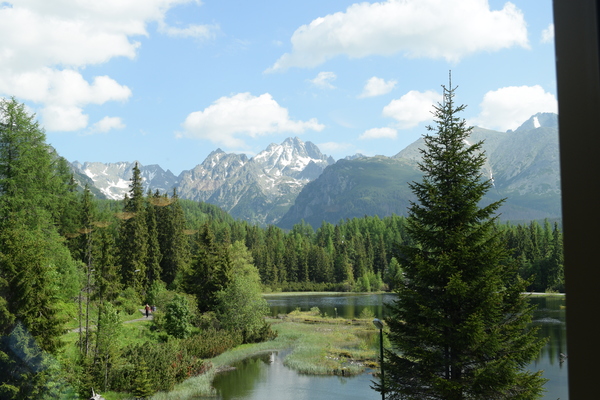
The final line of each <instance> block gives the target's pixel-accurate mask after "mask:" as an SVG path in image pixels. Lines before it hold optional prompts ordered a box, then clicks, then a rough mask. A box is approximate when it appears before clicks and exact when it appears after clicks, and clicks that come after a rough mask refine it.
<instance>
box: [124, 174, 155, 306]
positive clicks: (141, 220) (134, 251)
mask: <svg viewBox="0 0 600 400" xmlns="http://www.w3.org/2000/svg"><path fill="white" fill-rule="evenodd" d="M129 187H130V190H129V196H126V197H125V200H124V205H123V213H122V214H121V227H120V230H119V260H120V265H121V282H122V283H123V285H125V286H129V287H133V288H134V289H135V291H136V293H137V295H138V296H139V297H140V298H142V297H144V293H145V290H146V288H147V285H148V272H149V271H148V268H147V261H148V241H149V233H148V226H147V222H146V209H145V207H144V197H143V191H142V177H141V173H140V169H139V167H138V164H137V163H136V164H135V167H134V168H133V176H132V177H131V183H130V185H129Z"/></svg>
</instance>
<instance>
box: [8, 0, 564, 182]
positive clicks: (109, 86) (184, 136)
mask: <svg viewBox="0 0 600 400" xmlns="http://www.w3.org/2000/svg"><path fill="white" fill-rule="evenodd" d="M449 70H452V83H453V85H458V90H457V97H456V100H457V102H459V103H464V104H466V105H467V106H468V107H467V109H466V111H465V113H464V114H463V116H464V118H466V119H467V121H468V122H469V123H470V124H472V125H477V126H482V127H486V128H490V129H495V130H500V131H504V130H507V129H514V128H516V127H517V126H519V125H520V124H521V123H522V122H524V121H525V120H526V119H527V118H528V117H529V116H531V115H533V114H535V113H537V112H556V111H557V104H556V82H555V63H554V35H553V25H552V4H551V0H536V1H531V0H514V1H512V2H506V1H496V0H489V1H486V0H388V1H382V2H363V3H357V2H353V1H343V0H328V1H322V0H319V1H315V0H302V1H298V0H286V1H281V0H277V1H276V0H268V1H267V0H257V1H241V0H237V1H233V0H218V1H217V0H204V1H202V2H201V1H195V0H103V1H97V0H51V1H48V0H8V1H6V0H4V1H3V0H0V96H4V97H6V96H15V97H16V98H17V99H18V100H20V101H22V102H24V103H25V104H26V105H27V106H28V107H29V108H30V110H31V111H32V112H35V113H36V114H37V116H38V119H39V121H40V123H41V124H42V126H43V127H44V128H45V130H46V134H47V138H48V142H49V143H50V144H52V145H53V146H54V147H56V149H57V150H58V152H59V153H60V154H61V155H62V156H64V157H65V158H67V160H69V161H75V160H78V161H80V162H83V161H101V162H117V161H134V160H137V161H139V162H141V163H142V164H144V165H149V164H160V165H161V166H162V167H163V168H165V169H167V168H168V169H170V170H171V171H172V172H173V173H175V174H179V173H180V172H181V171H182V170H186V169H192V168H193V167H194V166H196V165H197V164H199V163H201V162H202V161H203V160H204V159H205V157H206V156H207V155H208V154H209V153H210V152H211V151H213V150H215V149H216V148H219V147H220V148H221V149H222V150H224V151H226V152H242V153H246V154H248V155H249V156H252V155H254V154H256V153H258V152H260V151H261V150H263V149H265V148H266V147H267V145H268V144H269V143H281V142H282V141H283V140H284V139H285V138H287V137H290V136H298V137H300V139H302V140H303V141H311V142H313V143H315V144H317V145H318V146H319V148H320V149H321V151H322V152H324V153H325V154H328V155H331V156H333V157H334V158H335V159H338V158H342V157H344V156H346V155H351V154H354V153H357V152H360V153H363V154H366V155H376V154H382V155H386V156H392V155H394V154H396V153H398V152H399V151H400V150H402V149H403V148H404V147H406V146H407V145H408V144H410V143H412V142H414V141H415V140H417V139H418V138H419V137H420V135H421V134H423V133H424V132H425V126H426V125H428V124H429V123H430V122H431V121H430V115H431V114H430V111H431V109H432V104H433V103H435V102H436V101H438V100H439V99H440V93H441V87H440V85H442V84H447V82H448V71H449Z"/></svg>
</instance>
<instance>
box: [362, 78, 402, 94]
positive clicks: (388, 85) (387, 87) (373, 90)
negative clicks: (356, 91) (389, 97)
mask: <svg viewBox="0 0 600 400" xmlns="http://www.w3.org/2000/svg"><path fill="white" fill-rule="evenodd" d="M397 83H398V81H395V80H390V81H387V82H386V81H385V80H384V79H382V78H378V77H376V76H374V77H372V78H370V79H369V80H368V81H367V83H366V84H365V87H364V89H363V92H362V93H361V94H360V95H359V96H358V97H359V98H364V97H375V96H381V95H383V94H386V93H389V92H391V91H392V89H393V88H394V87H395V86H396V84H397Z"/></svg>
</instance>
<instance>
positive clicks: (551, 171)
mask: <svg viewBox="0 0 600 400" xmlns="http://www.w3.org/2000/svg"><path fill="white" fill-rule="evenodd" d="M479 141H483V146H482V148H483V151H485V153H486V157H487V163H486V165H485V166H484V168H483V170H482V176H483V177H484V178H489V179H492V182H493V187H492V190H490V191H489V192H488V194H487V196H486V198H485V199H484V202H491V201H496V200H499V199H502V198H506V201H505V203H504V205H503V206H502V208H501V209H500V212H501V214H500V219H501V220H512V221H515V220H531V219H543V218H560V216H561V208H560V173H559V161H558V122H557V115H556V114H551V113H539V114H536V115H534V116H532V117H531V118H529V119H528V120H527V121H525V122H524V123H523V124H522V125H521V126H520V127H519V128H518V129H516V130H514V131H507V132H497V131H492V130H487V129H483V128H478V127H475V128H474V129H473V131H472V134H471V135H470V137H469V143H475V142H479ZM423 145H424V141H423V139H419V140H417V141H416V142H414V143H412V144H411V145H409V146H408V147H406V148H405V149H403V150H402V151H400V152H399V153H398V154H396V155H395V156H393V157H385V156H375V157H366V156H363V155H360V154H357V155H354V156H348V157H346V158H344V159H341V160H338V161H337V162H335V160H333V158H331V157H328V156H326V155H324V154H322V153H321V151H320V150H319V148H318V147H317V146H316V145H314V144H313V143H311V142H303V141H301V140H300V139H298V138H288V139H286V140H285V141H284V142H283V143H281V144H271V145H269V146H268V147H267V148H266V149H265V150H263V151H262V152H260V153H258V154H257V155H255V156H254V157H251V158H248V157H247V156H246V155H244V154H234V153H225V152H224V151H222V150H221V149H217V150H215V151H213V152H212V153H210V154H209V155H208V157H207V158H206V159H205V160H204V161H203V162H202V163H201V164H199V165H197V166H196V167H194V168H193V169H191V170H186V171H183V172H181V174H179V176H175V175H174V174H173V173H172V172H171V171H169V170H167V171H164V170H163V169H162V168H161V167H160V166H159V165H148V166H143V165H139V164H138V166H139V168H140V171H141V174H142V178H143V180H144V188H145V190H149V189H150V190H152V191H156V190H158V191H160V192H161V193H163V192H168V193H171V192H172V191H173V190H174V189H175V190H176V191H177V194H178V195H179V197H180V198H184V199H191V200H196V201H204V202H207V203H212V204H215V205H218V206H220V207H221V208H223V209H224V210H225V211H227V212H229V213H230V214H231V215H232V216H233V217H234V218H239V219H244V220H247V221H249V222H251V223H257V224H260V225H266V224H276V225H278V226H280V227H282V228H291V227H292V226H293V225H294V224H296V223H298V222H300V221H301V220H304V221H305V222H307V223H309V224H311V225H313V227H315V228H316V227H318V226H319V225H321V223H322V221H327V222H331V223H337V222H339V221H340V220H341V219H346V218H353V217H362V216H364V215H379V216H380V217H383V216H387V215H391V214H392V213H395V214H398V215H406V210H407V206H408V205H409V204H410V202H411V201H413V200H414V196H413V194H412V192H411V191H410V189H409V187H408V183H409V182H411V181H415V180H419V179H420V177H421V172H420V170H419V169H418V162H419V160H420V154H421V153H420V151H419V149H420V148H422V147H423ZM134 165H135V162H119V163H108V164H105V163H99V162H85V163H83V164H82V163H79V162H77V161H75V162H73V163H71V167H72V170H73V172H74V174H75V175H76V180H77V181H78V182H79V183H80V184H85V183H88V185H90V187H92V186H91V185H93V191H94V193H95V194H96V195H97V196H98V197H101V198H102V197H103V198H109V199H122V198H123V197H124V195H125V193H127V192H128V190H129V179H130V178H131V175H132V169H133V167H134Z"/></svg>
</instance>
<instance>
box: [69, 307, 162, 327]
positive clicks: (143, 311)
mask: <svg viewBox="0 0 600 400" xmlns="http://www.w3.org/2000/svg"><path fill="white" fill-rule="evenodd" d="M140 314H142V317H141V318H136V319H131V320H129V321H123V323H124V324H129V323H131V322H139V321H152V320H153V319H154V315H152V313H150V315H149V316H148V317H147V318H146V310H144V309H143V308H141V309H140ZM94 328H95V326H93V325H92V326H90V329H94ZM82 330H83V331H84V332H85V328H82ZM69 332H77V333H78V332H79V328H75V329H71V330H70V331H69Z"/></svg>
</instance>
